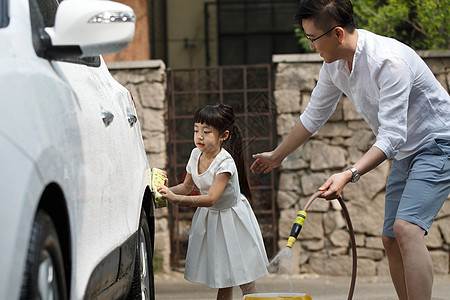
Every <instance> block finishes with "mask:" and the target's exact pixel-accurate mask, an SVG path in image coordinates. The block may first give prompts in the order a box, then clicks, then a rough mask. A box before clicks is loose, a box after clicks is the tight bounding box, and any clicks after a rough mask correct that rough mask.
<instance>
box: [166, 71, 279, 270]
mask: <svg viewBox="0 0 450 300" xmlns="http://www.w3.org/2000/svg"><path fill="white" fill-rule="evenodd" d="M167 78H168V80H167V82H168V87H167V91H168V101H169V110H168V111H169V115H168V122H169V124H168V125H169V171H170V172H169V174H172V176H171V178H169V181H170V185H174V184H177V183H180V182H182V181H183V179H184V176H185V174H186V173H185V172H186V171H185V167H186V164H187V161H188V159H189V155H190V152H191V150H192V149H193V147H195V145H194V142H193V115H194V113H195V111H196V110H197V109H198V108H200V107H202V106H204V105H207V104H209V103H214V102H220V103H226V104H229V105H231V106H232V107H233V110H234V112H235V114H236V118H237V122H238V125H239V127H240V128H241V130H242V133H243V135H244V155H245V157H246V160H247V162H246V168H247V170H249V168H250V164H251V163H252V161H253V159H252V158H251V155H252V154H253V153H257V152H261V151H267V150H270V149H273V148H274V146H275V144H276V143H275V142H276V141H275V139H276V130H275V121H274V116H275V106H274V102H273V101H272V80H271V66H270V65H243V66H221V67H204V68H179V69H168V72H167ZM274 176H275V175H274V172H270V173H269V174H265V175H260V174H258V175H254V174H250V172H249V181H250V186H251V190H252V194H253V198H254V199H253V201H252V203H251V205H252V207H253V210H254V212H255V214H256V217H257V219H258V222H259V224H260V227H261V231H262V234H263V238H264V242H265V246H266V250H267V254H268V256H269V257H272V256H274V255H275V254H276V251H277V240H278V239H277V234H278V230H277V216H276V204H275V178H274ZM193 193H198V191H196V190H194V191H193ZM194 212H195V209H191V208H183V207H178V206H175V205H169V214H170V218H169V220H170V221H169V222H170V224H169V225H170V235H171V264H172V267H174V268H177V267H184V263H185V258H186V251H187V243H188V237H189V231H190V224H191V219H192V216H193V214H194Z"/></svg>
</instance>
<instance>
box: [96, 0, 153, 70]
mask: <svg viewBox="0 0 450 300" xmlns="http://www.w3.org/2000/svg"><path fill="white" fill-rule="evenodd" d="M115 1H116V2H120V3H123V4H126V5H128V6H130V7H131V8H132V9H133V11H134V14H135V15H136V29H135V33H134V38H133V41H132V42H131V44H130V45H129V46H128V47H127V48H126V49H125V50H123V51H121V52H119V53H113V54H107V55H103V58H104V59H105V61H106V62H112V61H138V60H149V59H150V33H149V23H148V22H149V9H148V1H147V0H115Z"/></svg>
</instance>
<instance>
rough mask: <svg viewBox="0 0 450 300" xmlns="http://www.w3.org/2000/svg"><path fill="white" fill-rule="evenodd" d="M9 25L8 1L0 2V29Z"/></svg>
mask: <svg viewBox="0 0 450 300" xmlns="http://www.w3.org/2000/svg"><path fill="white" fill-rule="evenodd" d="M8 24H9V11H8V0H0V28H3V27H6V26H8Z"/></svg>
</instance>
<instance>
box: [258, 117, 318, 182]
mask: <svg viewBox="0 0 450 300" xmlns="http://www.w3.org/2000/svg"><path fill="white" fill-rule="evenodd" d="M311 135H312V133H311V132H309V131H308V130H307V129H306V128H305V126H303V124H302V122H301V121H300V120H298V121H297V123H296V124H295V125H294V127H292V129H291V132H290V133H289V135H288V137H287V138H286V139H285V140H284V141H283V142H282V143H281V144H280V145H278V147H277V148H276V149H275V150H273V151H270V152H263V153H257V154H253V158H255V159H256V160H255V162H254V163H253V164H252V166H251V167H250V170H251V171H252V172H253V173H261V172H262V171H264V174H266V173H268V172H270V171H271V170H272V169H274V168H276V167H278V166H279V165H281V162H282V161H283V159H284V158H285V157H286V156H288V155H289V154H291V153H292V152H293V151H294V150H295V149H297V148H298V147H300V146H301V145H303V143H305V142H306V141H307V140H308V139H309V138H310V137H311Z"/></svg>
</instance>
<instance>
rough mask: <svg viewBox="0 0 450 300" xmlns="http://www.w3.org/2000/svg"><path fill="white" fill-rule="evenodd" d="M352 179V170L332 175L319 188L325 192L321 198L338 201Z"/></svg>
mask: <svg viewBox="0 0 450 300" xmlns="http://www.w3.org/2000/svg"><path fill="white" fill-rule="evenodd" d="M351 179H352V172H351V171H350V170H346V171H344V172H342V173H336V174H333V175H331V177H330V178H328V180H327V181H325V183H324V184H322V186H321V187H320V188H319V191H325V192H324V193H323V194H322V195H320V198H325V199H327V200H333V199H337V198H338V197H339V196H340V195H341V193H342V190H343V189H344V187H345V186H346V185H347V183H349V182H350V180H351Z"/></svg>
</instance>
